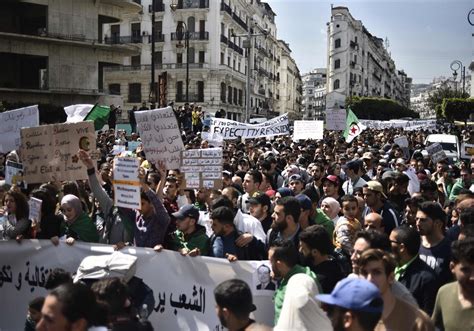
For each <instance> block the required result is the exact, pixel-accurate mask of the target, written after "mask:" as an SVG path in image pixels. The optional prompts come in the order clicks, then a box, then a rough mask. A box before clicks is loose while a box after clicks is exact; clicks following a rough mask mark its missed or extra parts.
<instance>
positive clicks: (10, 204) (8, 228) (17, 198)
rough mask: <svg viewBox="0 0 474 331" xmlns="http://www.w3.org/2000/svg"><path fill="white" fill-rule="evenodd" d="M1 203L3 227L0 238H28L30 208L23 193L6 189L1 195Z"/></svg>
mask: <svg viewBox="0 0 474 331" xmlns="http://www.w3.org/2000/svg"><path fill="white" fill-rule="evenodd" d="M2 205H3V206H4V207H3V208H1V209H0V217H2V218H3V222H2V223H3V227H2V231H1V233H0V238H5V239H22V238H29V237H30V229H31V221H30V220H29V210H30V209H29V206H28V201H27V200H26V197H25V196H24V195H23V193H21V192H16V191H12V190H10V191H8V192H7V193H6V194H5V195H4V197H3V200H2Z"/></svg>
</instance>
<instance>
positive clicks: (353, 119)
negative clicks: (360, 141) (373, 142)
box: [344, 109, 366, 143]
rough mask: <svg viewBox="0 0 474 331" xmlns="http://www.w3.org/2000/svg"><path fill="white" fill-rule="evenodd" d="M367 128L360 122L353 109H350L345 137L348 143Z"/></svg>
mask: <svg viewBox="0 0 474 331" xmlns="http://www.w3.org/2000/svg"><path fill="white" fill-rule="evenodd" d="M365 129H366V128H365V125H364V124H362V123H360V122H359V119H358V118H357V116H356V115H355V114H354V113H353V112H352V110H350V109H349V111H348V112H347V117H346V130H345V131H344V138H346V143H350V142H351V141H352V140H354V138H355V137H357V136H358V135H360V134H361V133H362V131H364V130H365Z"/></svg>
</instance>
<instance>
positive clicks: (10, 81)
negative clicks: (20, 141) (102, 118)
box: [0, 0, 142, 106]
mask: <svg viewBox="0 0 474 331" xmlns="http://www.w3.org/2000/svg"><path fill="white" fill-rule="evenodd" d="M141 10H142V6H141V5H140V4H138V3H137V2H136V1H132V0H81V1H75V0H61V1H56V0H31V1H26V0H25V1H1V2H0V67H1V70H0V71H1V72H2V74H1V75H0V100H4V101H8V102H12V103H14V102H19V101H21V102H25V103H45V104H52V105H56V106H64V105H68V104H75V103H95V102H98V101H101V102H103V103H107V102H110V101H111V100H114V99H113V98H112V99H110V98H107V94H106V93H104V90H103V89H104V87H103V71H104V68H106V67H107V66H109V65H114V64H119V63H122V62H123V58H124V56H127V57H129V56H133V55H134V54H137V53H138V50H139V49H138V48H137V47H136V46H134V45H130V44H108V43H106V42H105V41H104V40H103V38H102V27H103V25H104V24H106V23H112V22H119V21H120V20H121V18H122V15H124V14H126V13H138V12H139V11H141Z"/></svg>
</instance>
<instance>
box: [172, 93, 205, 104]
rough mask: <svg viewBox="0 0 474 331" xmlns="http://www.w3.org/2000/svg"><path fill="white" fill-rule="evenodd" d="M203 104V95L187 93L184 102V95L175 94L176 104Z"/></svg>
mask: <svg viewBox="0 0 474 331" xmlns="http://www.w3.org/2000/svg"><path fill="white" fill-rule="evenodd" d="M186 101H188V102H204V95H202V94H201V95H200V94H196V93H189V94H188V100H186V94H176V102H186Z"/></svg>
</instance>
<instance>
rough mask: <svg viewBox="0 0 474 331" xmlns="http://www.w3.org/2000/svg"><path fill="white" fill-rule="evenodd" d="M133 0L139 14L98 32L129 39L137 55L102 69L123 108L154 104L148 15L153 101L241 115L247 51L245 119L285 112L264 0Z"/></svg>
mask: <svg viewBox="0 0 474 331" xmlns="http://www.w3.org/2000/svg"><path fill="white" fill-rule="evenodd" d="M141 2H142V5H143V8H144V10H143V12H141V13H139V14H131V15H128V16H126V17H124V19H123V21H122V22H120V23H114V24H110V25H108V26H107V27H106V29H104V31H103V34H104V39H108V40H110V42H111V43H124V42H128V41H132V42H133V43H134V44H135V45H137V46H138V47H140V49H141V53H140V55H136V56H131V57H129V58H128V59H126V61H125V62H124V63H123V65H122V66H116V67H109V68H107V69H106V72H105V81H106V85H107V87H108V88H109V89H110V91H112V92H113V93H114V94H120V95H122V97H123V99H124V108H125V109H131V108H132V107H133V106H140V105H141V104H142V102H146V103H148V102H150V101H155V98H154V94H153V89H151V84H150V82H151V81H152V78H151V77H152V73H151V71H152V70H151V69H152V67H151V63H152V37H151V35H152V26H153V24H152V17H153V12H154V16H155V24H154V26H155V33H154V34H155V38H154V39H155V52H154V62H155V63H154V67H155V81H156V82H157V84H158V86H157V90H158V96H159V97H158V98H157V99H158V100H157V103H158V104H159V105H160V106H163V105H166V104H168V103H170V102H174V103H175V106H179V105H183V104H185V103H186V102H189V103H197V104H199V105H201V106H202V107H203V109H205V110H206V111H207V112H210V113H211V114H213V113H215V112H216V111H218V110H220V109H224V110H225V112H226V116H227V118H230V119H234V120H239V121H242V120H244V117H245V107H246V82H247V70H248V68H247V67H248V56H250V60H251V61H250V68H251V69H250V82H251V84H250V115H249V117H273V116H275V115H276V114H277V112H282V113H283V112H288V111H292V109H293V108H286V107H287V105H286V104H285V105H284V106H279V105H278V101H279V97H280V90H279V87H278V86H279V83H280V74H279V73H280V71H281V70H283V69H282V68H281V63H282V61H281V58H280V53H281V50H280V49H279V47H280V43H279V42H278V40H277V29H276V25H275V13H274V12H273V11H272V9H271V7H270V6H269V5H268V4H267V3H265V2H261V1H258V0H233V1H229V0H223V1H217V0H216V1H213V0H186V1H176V0H164V1H160V0H156V1H155V8H152V7H153V6H152V1H151V0H142V1H141ZM178 26H180V27H183V29H181V28H178V29H177V27H178ZM186 31H187V33H186ZM249 34H250V38H249ZM122 36H131V39H127V38H124V37H122ZM186 36H188V37H189V40H188V41H187V40H186ZM247 40H249V41H247ZM187 45H188V47H186V46H187ZM293 62H294V61H293ZM187 77H188V79H186V78H187ZM186 82H188V84H186ZM186 91H187V92H186Z"/></svg>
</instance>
